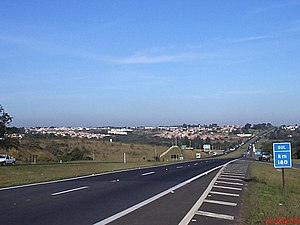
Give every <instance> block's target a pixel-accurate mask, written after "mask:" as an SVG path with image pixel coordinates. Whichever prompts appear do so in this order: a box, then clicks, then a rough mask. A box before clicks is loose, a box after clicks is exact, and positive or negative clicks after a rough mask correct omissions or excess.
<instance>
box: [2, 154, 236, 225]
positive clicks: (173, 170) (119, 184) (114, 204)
mask: <svg viewBox="0 0 300 225" xmlns="http://www.w3.org/2000/svg"><path fill="white" fill-rule="evenodd" d="M230 160H232V159H209V160H197V161H191V162H184V163H177V164H171V165H165V166H158V167H150V168H142V169H135V170H127V171H121V172H112V173H105V174H96V175H90V176H86V177H82V178H76V179H71V180H65V181H60V182H48V183H42V184H36V185H29V186H21V187H13V188H2V189H0V202H1V203H0V224H6V225H9V224H14V225H16V224H20V225H21V224H22V225H26V224H28V225H29V224H30V225H40V224H43V225H48V224H49V225H50V224H51V225H54V224H55V225H66V224H72V225H81V224H84V225H86V224H99V225H100V224H107V223H111V222H113V221H115V220H117V219H119V218H122V216H125V215H127V214H128V213H130V212H134V211H136V210H138V209H140V208H141V207H143V206H144V205H147V204H150V203H153V202H156V203H158V202H159V199H160V198H161V197H163V196H166V195H167V194H169V193H172V192H173V191H177V190H178V191H179V190H181V186H185V185H186V184H188V183H191V182H200V183H202V184H203V187H202V188H200V189H199V188H198V193H197V195H201V194H202V191H203V190H204V189H205V187H206V185H207V184H208V183H209V182H210V179H212V178H213V174H214V173H216V172H217V170H214V171H213V172H211V173H209V174H208V175H207V176H199V174H203V173H204V172H206V171H209V170H211V169H213V168H216V167H218V166H220V165H223V164H225V163H227V162H229V161H230ZM197 176H198V177H197ZM195 178H197V179H195ZM185 181H187V182H185ZM201 181H202V182H201ZM185 190H188V189H185ZM191 204H193V202H191ZM189 207H190V205H188V204H187V206H186V208H189ZM170 210H171V211H172V207H171V208H170ZM177 216H178V215H177ZM182 216H184V215H182ZM154 217H155V215H154ZM178 217H181V216H178ZM173 218H174V215H173V214H172V213H170V217H169V218H168V217H167V218H165V220H168V219H169V220H172V219H173ZM179 219H180V218H179Z"/></svg>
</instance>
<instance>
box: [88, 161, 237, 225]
mask: <svg viewBox="0 0 300 225" xmlns="http://www.w3.org/2000/svg"><path fill="white" fill-rule="evenodd" d="M236 160H238V159H235V160H232V161H230V162H233V161H236ZM230 162H229V163H230ZM229 163H225V164H223V165H220V166H217V167H215V168H212V169H210V170H208V171H206V172H203V173H201V174H199V175H197V176H195V177H192V178H191V179H188V180H186V181H184V182H182V183H180V184H177V185H176V186H174V187H172V188H169V189H167V190H165V191H163V192H161V193H159V194H157V195H155V196H153V197H151V198H149V199H147V200H145V201H143V202H140V203H138V204H136V205H134V206H131V207H129V208H128V209H125V210H123V211H121V212H119V213H117V214H115V215H112V216H110V217H108V218H106V219H104V220H101V221H99V222H97V223H94V224H93V225H105V224H108V223H111V222H112V221H114V220H117V219H119V218H121V217H123V216H125V215H127V214H129V213H131V212H133V211H135V210H137V209H139V208H141V207H143V206H145V205H147V204H149V203H151V202H153V201H155V200H157V199H159V198H161V197H163V196H165V195H167V194H169V193H171V192H173V191H175V190H177V189H178V188H181V187H183V186H185V185H187V184H189V183H191V182H192V181H194V180H196V179H199V178H200V177H202V176H204V175H207V174H208V173H211V172H213V171H215V170H217V169H219V168H223V167H224V165H227V164H229Z"/></svg>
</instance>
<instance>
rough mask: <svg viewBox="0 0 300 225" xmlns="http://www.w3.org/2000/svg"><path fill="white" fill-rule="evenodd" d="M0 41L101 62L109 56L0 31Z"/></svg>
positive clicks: (44, 51)
mask: <svg viewBox="0 0 300 225" xmlns="http://www.w3.org/2000/svg"><path fill="white" fill-rule="evenodd" d="M0 41H2V42H6V43H10V44H14V45H18V46H21V47H23V48H27V49H30V50H33V51H36V52H43V53H47V54H50V55H59V56H66V57H72V58H79V59H88V60H94V61H101V62H110V61H112V59H111V58H110V57H105V56H101V55H99V54H96V53H92V52H88V51H83V50H78V49H75V48H73V49H72V48H66V47H64V46H60V45H59V44H54V43H50V42H47V41H41V40H38V39H32V38H26V37H15V36H11V35H5V34H1V33H0Z"/></svg>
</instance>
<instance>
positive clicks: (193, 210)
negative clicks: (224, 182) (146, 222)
mask: <svg viewBox="0 0 300 225" xmlns="http://www.w3.org/2000/svg"><path fill="white" fill-rule="evenodd" d="M237 160H238V159H234V160H232V161H229V162H227V163H225V164H223V165H221V166H218V167H216V168H218V169H219V168H221V169H220V171H219V172H218V173H217V174H216V176H215V177H214V178H213V179H212V181H211V182H210V184H209V185H208V187H207V188H206V190H205V191H204V192H203V194H202V195H201V197H200V198H199V199H198V201H197V202H196V203H195V204H194V205H193V207H192V208H191V209H190V211H189V212H188V213H187V214H186V215H185V217H184V218H183V219H182V220H181V221H180V223H179V224H178V225H187V224H189V223H190V221H191V220H192V218H193V216H194V215H195V213H196V211H197V210H198V209H199V208H200V206H201V205H202V203H203V201H204V200H205V199H206V197H207V195H208V194H209V192H210V191H211V189H212V188H213V185H214V183H215V182H216V180H217V179H218V177H219V176H220V174H221V173H222V171H223V170H224V168H225V167H226V166H227V165H228V164H229V163H232V162H235V161H237Z"/></svg>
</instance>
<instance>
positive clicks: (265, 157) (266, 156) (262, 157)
mask: <svg viewBox="0 0 300 225" xmlns="http://www.w3.org/2000/svg"><path fill="white" fill-rule="evenodd" d="M258 160H259V161H270V160H271V154H270V153H269V152H262V153H261V155H260V156H259V158H258Z"/></svg>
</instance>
